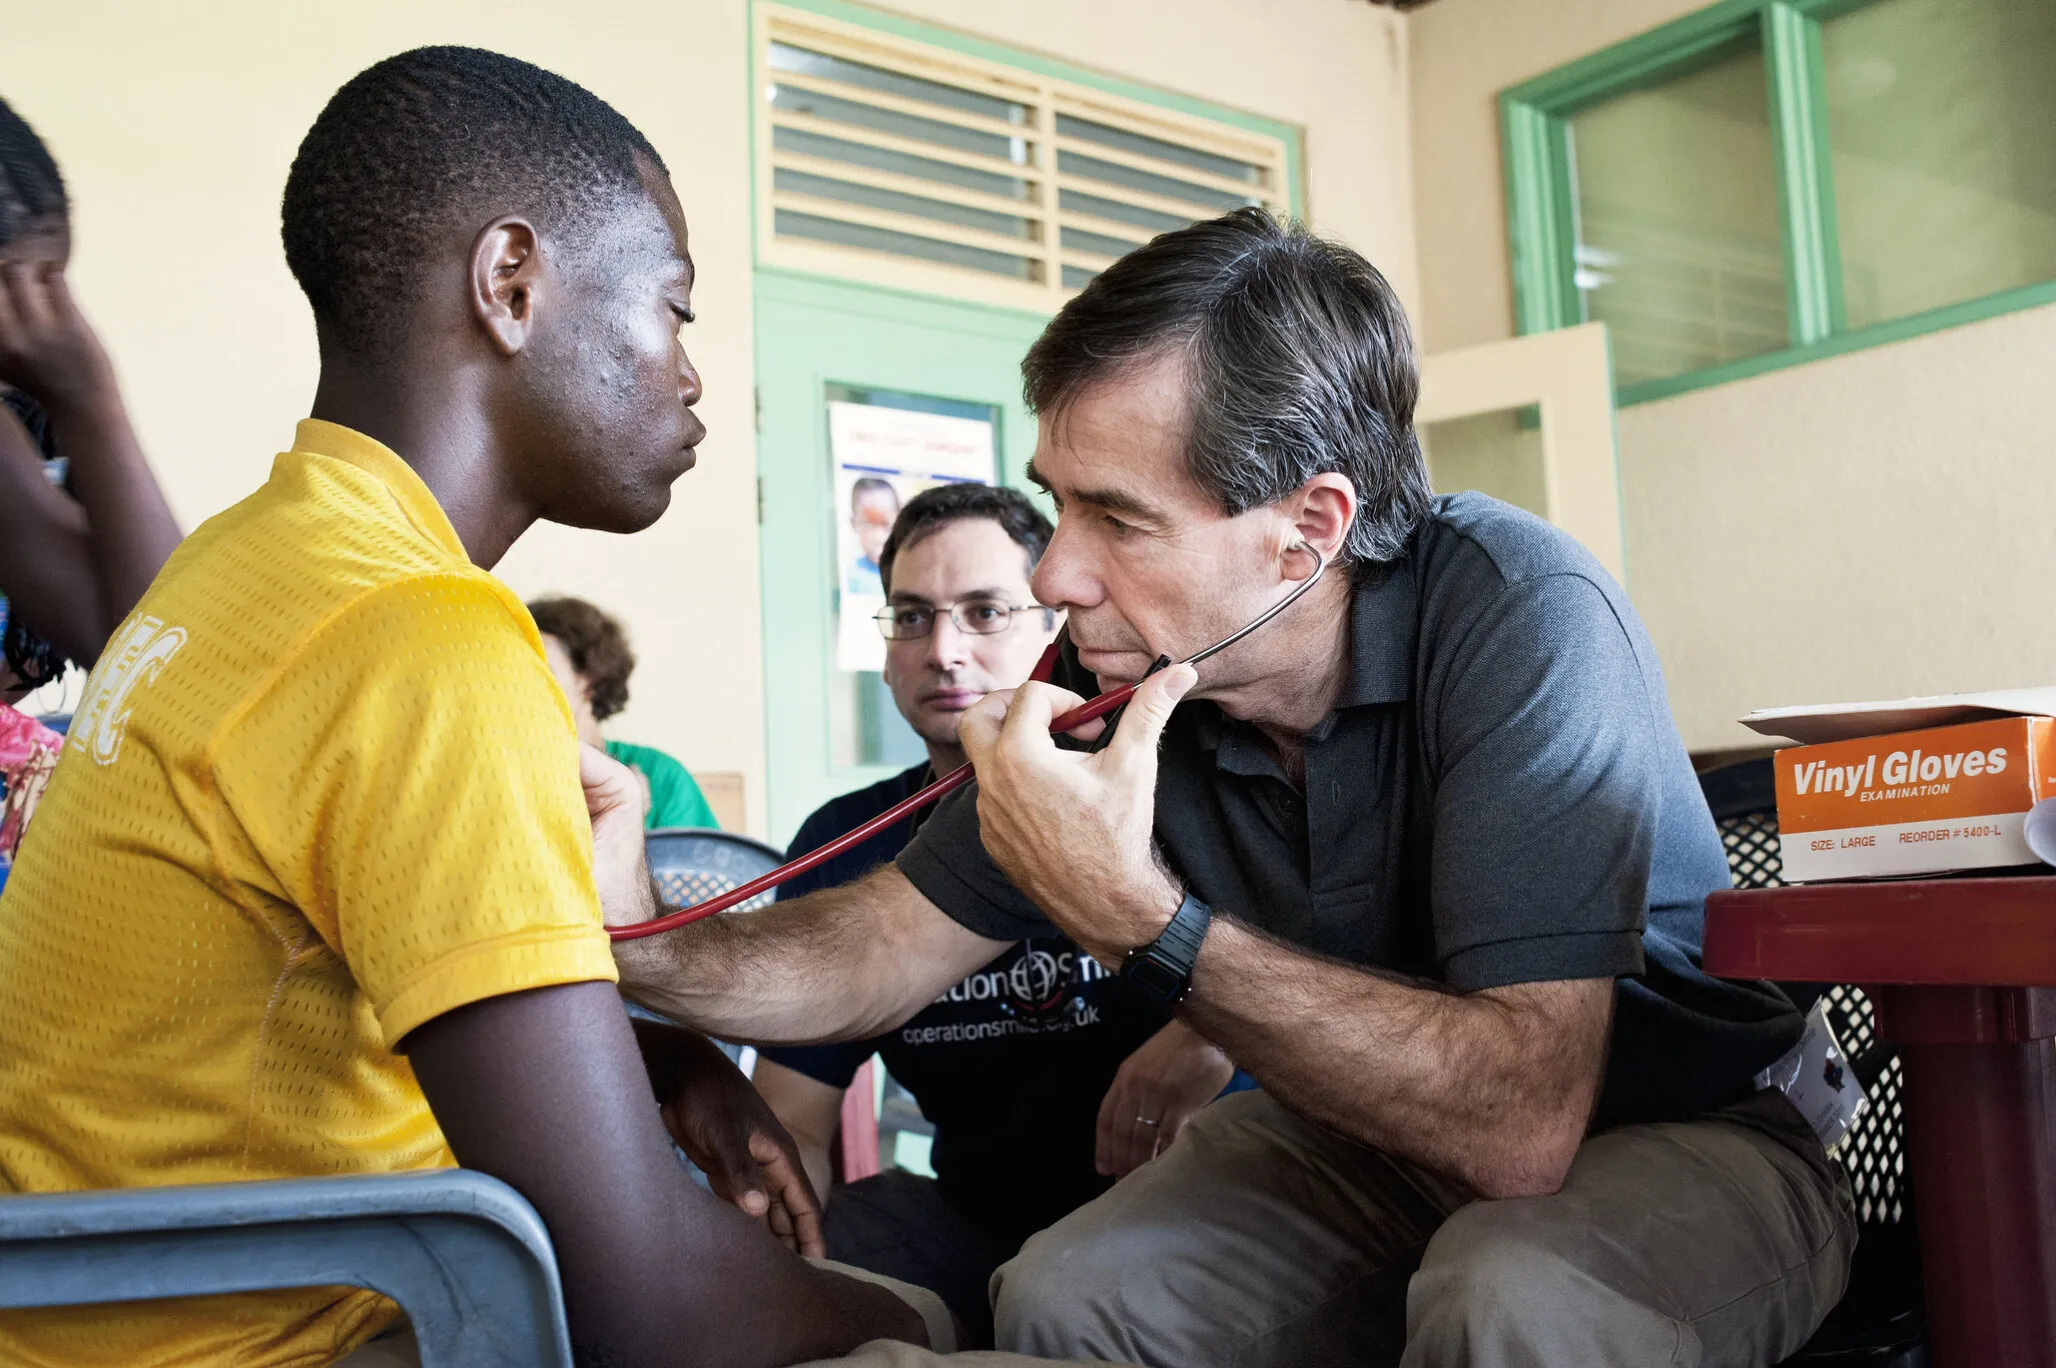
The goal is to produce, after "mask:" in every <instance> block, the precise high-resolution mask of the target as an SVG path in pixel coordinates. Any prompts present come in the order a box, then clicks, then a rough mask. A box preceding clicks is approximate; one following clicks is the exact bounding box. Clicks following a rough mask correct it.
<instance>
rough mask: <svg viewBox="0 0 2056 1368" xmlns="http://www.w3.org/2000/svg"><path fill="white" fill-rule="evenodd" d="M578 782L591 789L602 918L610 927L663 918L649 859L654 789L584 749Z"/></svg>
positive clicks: (588, 799) (588, 808)
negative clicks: (646, 827)
mask: <svg viewBox="0 0 2056 1368" xmlns="http://www.w3.org/2000/svg"><path fill="white" fill-rule="evenodd" d="M578 782H579V783H580V784H581V785H583V786H584V788H585V814H586V816H587V817H588V818H589V819H591V821H592V824H593V883H594V884H595V885H597V886H598V888H599V891H600V912H601V913H602V915H603V916H604V917H605V919H606V923H607V925H609V926H626V925H629V924H632V923H634V922H644V921H648V920H649V919H650V918H652V917H654V916H656V915H657V899H656V894H655V893H654V892H653V891H652V890H651V888H650V871H649V865H648V862H647V860H646V859H645V857H644V854H643V818H644V816H645V814H647V813H648V812H649V802H650V799H649V789H648V788H647V787H646V786H645V785H644V783H643V781H642V776H640V775H638V774H637V773H636V772H635V771H634V770H632V769H630V768H629V767H628V766H626V765H624V764H622V763H621V762H620V761H619V760H616V759H615V758H614V757H613V756H611V755H609V754H607V753H606V752H605V751H603V750H601V749H600V748H599V747H598V746H588V745H585V744H583V743H580V745H579V747H578Z"/></svg>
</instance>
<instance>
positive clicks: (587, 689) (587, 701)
mask: <svg viewBox="0 0 2056 1368" xmlns="http://www.w3.org/2000/svg"><path fill="white" fill-rule="evenodd" d="M543 658H544V659H546V660H548V661H549V662H550V673H551V674H552V675H554V676H556V679H557V687H558V688H560V689H562V690H563V691H564V698H565V701H567V702H568V703H570V704H571V716H572V717H573V719H575V720H576V721H577V723H578V735H579V739H580V740H588V741H589V740H590V739H591V738H593V737H594V736H597V735H598V734H599V730H600V724H599V720H598V719H597V718H595V717H594V716H593V691H592V685H590V684H588V683H586V680H585V676H584V675H582V674H580V673H579V672H578V667H577V666H575V665H573V664H572V663H571V652H569V651H567V650H565V649H564V643H563V642H561V641H559V640H558V639H557V638H556V637H553V636H551V635H550V634H549V633H548V632H544V633H543Z"/></svg>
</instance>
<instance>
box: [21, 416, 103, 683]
mask: <svg viewBox="0 0 2056 1368" xmlns="http://www.w3.org/2000/svg"><path fill="white" fill-rule="evenodd" d="M0 593H4V594H6V595H7V597H8V599H9V600H10V601H11V602H12V604H13V612H14V614H15V615H16V616H18V617H20V618H21V620H22V621H23V622H25V623H27V624H28V625H29V627H31V628H32V629H33V630H35V631H36V632H37V633H39V634H41V635H42V636H45V637H47V638H49V640H51V641H52V642H54V643H55V644H56V646H57V648H58V649H59V650H61V651H63V652H64V653H65V654H66V655H68V656H71V657H72V658H74V659H78V660H84V661H91V660H92V659H93V658H94V657H95V656H96V655H97V654H98V653H99V650H100V646H101V644H102V643H103V642H104V641H105V640H106V637H107V632H108V630H109V628H110V627H111V625H112V624H111V623H109V622H107V621H106V614H105V612H104V610H103V608H102V607H101V602H100V591H99V587H98V582H97V580H96V578H95V575H94V570H93V544H92V537H91V534H90V532H89V531H88V528H87V525H86V514H85V510H84V509H82V508H80V507H79V505H78V504H77V503H76V502H74V501H73V500H72V499H70V498H69V497H67V496H66V495H65V493H64V492H63V491H62V490H60V489H58V488H57V487H56V486H55V485H53V484H51V483H50V480H49V477H48V476H47V475H45V474H44V467H43V460H42V458H41V456H39V455H38V454H37V452H36V450H35V448H34V447H33V446H31V445H30V442H29V436H28V434H27V433H26V432H24V431H22V429H21V428H20V426H19V425H17V424H16V423H15V421H14V416H13V415H12V414H11V413H8V412H6V411H5V410H0Z"/></svg>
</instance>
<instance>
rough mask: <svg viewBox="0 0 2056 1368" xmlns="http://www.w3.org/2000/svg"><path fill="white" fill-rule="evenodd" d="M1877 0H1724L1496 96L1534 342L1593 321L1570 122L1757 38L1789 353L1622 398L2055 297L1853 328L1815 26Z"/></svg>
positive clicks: (1513, 244)
mask: <svg viewBox="0 0 2056 1368" xmlns="http://www.w3.org/2000/svg"><path fill="white" fill-rule="evenodd" d="M1874 3H1877V0H1720V3H1718V4H1715V5H1711V6H1709V7H1708V8H1706V9H1703V10H1699V11H1697V12H1696V13H1693V14H1688V15H1685V16H1684V17H1683V18H1680V19H1676V20H1673V21H1672V22H1671V23H1668V24H1665V25H1663V26H1662V27H1660V28H1655V29H1651V30H1650V31H1649V32H1647V33H1644V34H1640V35H1638V36H1637V37H1634V38H1630V39H1628V40H1627V41H1625V42H1622V43H1619V44H1616V45H1615V46H1613V47H1610V48H1607V49H1605V50H1603V51H1600V52H1596V53H1593V54H1592V55H1590V56H1589V57H1584V58H1581V59H1579V60H1578V61H1575V62H1572V63H1571V64H1570V65H1568V66H1564V67H1559V68H1558V69H1557V70H1555V71H1552V72H1549V73H1547V74H1545V75H1542V76H1538V77H1536V78H1535V79H1534V80H1531V81H1526V82H1523V83H1522V84H1520V85H1517V86H1513V87H1511V88H1509V89H1507V90H1504V91H1502V92H1500V95H1499V117H1500V136H1501V139H1502V143H1503V147H1504V155H1505V162H1506V195H1507V211H1508V212H1507V232H1508V238H1509V247H1510V251H1511V261H1512V267H1513V294H1514V316H1515V326H1516V328H1517V330H1518V331H1519V332H1520V333H1521V334H1522V335H1526V334H1528V333H1536V332H1547V331H1549V330H1551V329H1553V328H1563V327H1570V326H1573V325H1575V324H1578V323H1582V322H1584V321H1585V316H1584V306H1583V303H1582V301H1581V300H1580V298H1579V295H1578V289H1577V285H1576V279H1575V262H1574V260H1573V252H1574V249H1575V247H1576V211H1575V199H1574V196H1575V194H1576V188H1575V186H1574V185H1573V184H1572V180H1571V166H1572V158H1571V141H1570V138H1571V135H1570V122H1569V120H1570V116H1571V115H1573V114H1575V113H1577V112H1578V111H1579V110H1581V109H1585V108H1587V107H1589V106H1591V105H1594V104H1597V103H1599V102H1600V101H1602V100H1605V99H1607V98H1609V97H1611V96H1614V95H1619V94H1623V93H1625V92H1627V91H1630V90H1634V89H1638V88H1642V87H1645V86H1649V85H1654V84H1657V83H1659V82H1661V81H1662V80H1664V79H1665V77H1666V76H1668V75H1669V74H1670V73H1672V72H1676V71H1679V70H1680V69H1682V68H1687V67H1689V66H1690V65H1691V64H1692V63H1693V62H1694V61H1695V60H1697V59H1700V58H1702V57H1704V56H1706V55H1708V54H1710V53H1712V52H1714V51H1716V50H1718V49H1720V48H1723V47H1726V46H1728V45H1730V44H1733V43H1735V42H1736V41H1738V40H1746V39H1748V38H1750V37H1752V36H1754V37H1756V38H1757V39H1759V41H1760V42H1761V43H1762V45H1763V53H1764V69H1765V73H1766V76H1767V79H1768V84H1769V90H1768V92H1767V95H1768V99H1769V101H1770V124H1771V138H1772V143H1773V151H1774V153H1775V157H1776V167H1777V178H1778V211H1779V217H1780V219H1781V226H1782V229H1783V239H1784V264H1785V304H1786V318H1787V321H1788V326H1789V329H1790V345H1788V346H1787V347H1785V348H1784V349H1783V350H1780V351H1773V352H1767V353H1764V354H1762V355H1758V356H1748V357H1742V358H1739V359H1737V360H1734V361H1729V362H1725V363H1723V364H1721V365H1717V366H1711V367H1708V368H1706V369H1703V370H1696V371H1690V372H1687V373H1685V374H1682V375H1675V376H1668V377H1665V378H1663V379H1659V380H1648V381H1643V382H1641V383H1638V384H1633V385H1626V386H1623V387H1622V388H1621V389H1620V391H1619V394H1618V396H1617V398H1618V402H1619V403H1621V404H1623V405H1627V404H1639V403H1647V402H1648V401H1650V400H1652V399H1664V398H1668V397H1670V396H1671V395H1674V394H1683V393H1686V392H1688V391H1691V390H1696V389H1704V388H1706V387H1708V386H1711V385H1722V384H1727V383H1728V382H1730V381H1733V380H1743V379H1747V378H1748V377H1750V376H1752V375H1761V374H1763V373H1765V372H1767V371H1773V370H1780V369H1782V368H1784V367H1786V366H1795V365H1800V364H1802V363H1804V362H1808V361H1818V360H1821V359H1823V358H1826V357H1830V356H1840V355H1842V354H1844V353H1847V352H1852V351H1858V350H1861V349H1863V348H1865V347H1875V346H1879V345H1882V344H1884V343H1887V342H1899V341H1904V340H1905V339H1907V338H1909V337H1919V336H1921V335H1922V334H1925V333H1931V332H1937V331H1939V330H1941V329H1943V328H1953V327H1956V326H1958V325H1960V324H1964V323H1974V322H1977V321H1978V320H1980V319H1984V318H1991V317H1994V316H1995V315H1998V314H2004V313H2011V312H2013V311H2015V310H2018V309H2028V308H2034V307H2036V306H2037V305H2042V304H2049V303H2056V280H2048V281H2042V282H2039V283H2036V284H2032V285H2023V286H2019V287H2017V288H2014V289H2010V290H2002V291H2000V292H1999V293H1997V294H1991V295H1985V296H1983V297H1981V298H1977V299H1968V300H1964V301H1962V302H1960V303H1956V304H1950V305H1947V306H1945V307H1942V308H1938V309H1931V310H1928V311H1927V312H1925V313H1918V314H1911V315H1908V316H1906V317H1903V318H1894V319H1889V320H1887V321H1885V322H1882V323H1877V324H1873V325H1871V326H1868V327H1863V328H1848V327H1846V326H1845V325H1844V320H1843V298H1842V260H1841V250H1840V246H1839V244H1838V241H1837V237H1836V231H1835V189H1834V175H1833V170H1832V166H1831V163H1830V161H1829V143H1828V129H1827V88H1826V77H1825V74H1824V72H1823V69H1822V63H1821V41H1820V26H1821V22H1822V21H1823V20H1826V19H1831V18H1833V17H1835V16H1836V15H1839V14H1844V13H1847V12H1849V11H1851V10H1856V9H1861V8H1863V7H1865V6H1866V5H1870V4H1874Z"/></svg>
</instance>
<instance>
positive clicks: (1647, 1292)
mask: <svg viewBox="0 0 2056 1368" xmlns="http://www.w3.org/2000/svg"><path fill="white" fill-rule="evenodd" d="M1855 1241H1856V1234H1855V1218H1854V1213H1853V1203H1852V1202H1851V1199H1850V1195H1849V1190H1848V1183H1847V1180H1846V1178H1845V1177H1844V1176H1843V1174H1842V1171H1841V1168H1840V1166H1839V1165H1837V1164H1835V1163H1834V1162H1833V1161H1832V1160H1830V1159H1829V1158H1828V1157H1827V1156H1826V1154H1824V1153H1823V1152H1822V1150H1821V1147H1820V1145H1819V1143H1818V1142H1817V1141H1816V1140H1815V1139H1814V1136H1813V1133H1812V1132H1811V1131H1810V1130H1809V1129H1808V1128H1807V1126H1806V1124H1805V1122H1804V1121H1803V1120H1801V1119H1800V1117H1799V1115H1798V1113H1797V1112H1795V1111H1794V1110H1793V1109H1792V1107H1791V1106H1790V1105H1789V1104H1788V1103H1787V1102H1786V1101H1785V1100H1784V1098H1783V1097H1782V1096H1781V1095H1779V1094H1776V1093H1764V1094H1759V1095H1758V1096H1757V1097H1755V1098H1753V1099H1751V1100H1750V1101H1748V1102H1745V1103H1743V1104H1741V1105H1739V1106H1736V1107H1733V1108H1730V1109H1728V1110H1727V1111H1725V1112H1721V1113H1719V1114H1717V1115H1716V1116H1714V1117H1712V1118H1708V1119H1705V1120H1700V1121H1695V1122H1690V1123H1680V1124H1670V1125H1649V1126H1627V1127H1622V1128H1621V1129H1618V1130H1614V1131H1609V1132H1607V1133H1605V1134H1602V1135H1598V1136H1595V1137H1593V1138H1592V1139H1590V1140H1587V1141H1586V1142H1585V1144H1584V1145H1583V1147H1582V1148H1580V1149H1579V1151H1578V1154H1577V1158H1576V1160H1575V1161H1574V1162H1573V1164H1572V1166H1571V1170H1570V1175H1569V1177H1568V1178H1567V1179H1566V1181H1565V1183H1564V1186H1563V1188H1562V1190H1561V1191H1559V1192H1557V1193H1555V1194H1553V1195H1551V1196H1548V1197H1534V1198H1519V1199H1514V1200H1507V1201H1478V1200H1474V1199H1472V1198H1471V1197H1470V1196H1469V1194H1468V1193H1467V1192H1465V1191H1464V1190H1463V1189H1461V1188H1460V1187H1458V1186H1457V1185H1455V1184H1453V1183H1451V1182H1449V1181H1448V1180H1446V1179H1443V1178H1439V1177H1437V1176H1435V1175H1433V1174H1430V1173H1428V1172H1426V1171H1425V1170H1422V1169H1420V1168H1417V1167H1415V1166H1413V1165H1411V1164H1408V1163H1405V1162H1402V1161H1400V1160H1397V1159H1394V1158H1392V1157H1390V1156H1388V1155H1385V1154H1382V1153H1380V1152H1378V1151H1376V1150H1372V1149H1368V1148H1365V1147H1363V1146H1361V1145H1357V1144H1354V1143H1352V1142H1351V1141H1348V1140H1345V1139H1343V1138H1342V1137H1341V1136H1339V1135H1336V1134H1334V1133H1333V1132H1331V1131H1328V1130H1326V1129H1324V1128H1322V1127H1320V1126H1317V1125H1314V1124H1313V1123H1311V1122H1308V1121H1306V1120H1303V1119H1302V1118H1300V1117H1298V1116H1296V1115H1294V1114H1293V1113H1292V1112H1290V1111H1288V1110H1286V1109H1285V1108H1284V1107H1283V1106H1281V1105H1280V1104H1279V1103H1277V1102H1276V1101H1274V1100H1273V1099H1272V1098H1271V1097H1270V1096H1269V1095H1267V1094H1264V1093H1241V1094H1236V1095H1233V1096H1230V1097H1226V1098H1223V1099H1222V1100H1221V1101H1219V1102H1216V1103H1215V1104H1213V1105H1212V1106H1210V1107H1208V1108H1207V1109H1206V1110H1205V1111H1203V1112H1201V1113H1200V1114H1199V1115H1198V1116H1197V1117H1195V1118H1194V1119H1193V1121H1192V1123H1191V1124H1190V1125H1189V1126H1188V1127H1187V1128H1186V1130H1185V1132H1184V1134H1183V1135H1181V1136H1180V1137H1179V1139H1178V1143H1177V1144H1176V1145H1174V1146H1172V1148H1171V1149H1170V1150H1169V1151H1168V1152H1166V1153H1165V1154H1164V1155H1163V1156H1162V1157H1161V1158H1159V1159H1157V1160H1155V1161H1153V1162H1152V1163H1149V1164H1147V1165H1145V1166H1144V1167H1143V1168H1141V1169H1139V1170H1137V1171H1136V1172H1135V1173H1134V1174H1132V1175H1130V1176H1129V1177H1128V1178H1126V1179H1124V1180H1123V1181H1122V1182H1121V1183H1119V1184H1118V1185H1116V1186H1115V1187H1114V1188H1113V1190H1112V1191H1110V1192H1108V1193H1107V1194H1106V1195H1105V1196H1103V1197H1101V1198H1100V1199H1099V1200H1097V1201H1095V1202H1092V1203H1091V1204H1089V1205H1087V1206H1085V1207H1082V1208H1080V1209H1079V1210H1078V1211H1075V1212H1073V1213H1072V1214H1071V1215H1070V1216H1068V1217H1066V1218H1065V1219H1064V1220H1062V1221H1060V1222H1058V1223H1057V1224H1056V1225H1054V1226H1052V1227H1050V1228H1049V1229H1048V1230H1045V1231H1043V1232H1042V1233H1041V1234H1039V1235H1036V1236H1034V1237H1033V1238H1031V1239H1030V1240H1029V1241H1028V1243H1027V1244H1026V1245H1025V1246H1024V1247H1023V1248H1022V1250H1021V1253H1020V1254H1019V1255H1018V1256H1017V1257H1016V1258H1015V1259H1014V1260H1013V1261H1012V1262H1010V1263H1008V1264H1005V1265H1003V1266H1002V1267H1001V1268H1000V1270H999V1272H997V1273H996V1274H994V1275H993V1298H994V1314H995V1318H996V1327H997V1332H998V1343H999V1346H1000V1348H1001V1349H1005V1350H1012V1351H1016V1352H1020V1353H1028V1354H1038V1355H1046V1356H1049V1357H1053V1358H1084V1359H1105V1360H1112V1361H1115V1362H1122V1363H1136V1364H1152V1365H1163V1366H1164V1368H1209V1366H1210V1365H1230V1364H1232V1365H1236V1368H1253V1366H1255V1365H1270V1364H1276V1365H1280V1366H1281V1368H1283V1366H1284V1365H1292V1368H1318V1366H1319V1365H1328V1364H1351V1365H1357V1364H1363V1365H1389V1364H1397V1365H1403V1368H1429V1366H1430V1365H1434V1368H1445V1366H1446V1368H1458V1366H1459V1365H1469V1366H1471V1368H1514V1366H1515V1365H1520V1366H1521V1368H1559V1366H1561V1368H1602V1366H1605V1365H1619V1368H1653V1366H1654V1365H1665V1364H1669V1365H1680V1366H1681V1368H1691V1366H1703V1368H1760V1366H1761V1365H1769V1364H1774V1363H1776V1362H1778V1361H1779V1360H1780V1359H1782V1358H1784V1357H1786V1356H1787V1355H1788V1354H1790V1353H1792V1352H1793V1351H1794V1350H1796V1349H1797V1348H1798V1347H1799V1346H1800V1345H1801V1344H1803V1343H1804V1342H1805V1340H1806V1338H1807V1336H1808V1335H1810V1334H1811V1333H1812V1332H1813V1330H1814V1329H1815V1327H1816V1326H1817V1325H1818V1324H1819V1322H1820V1320H1821V1318H1822V1317H1824V1316H1825V1315H1826V1314H1827V1312H1828V1311H1829V1310H1830V1309H1831V1308H1832V1307H1833V1306H1834V1304H1835V1302H1836V1301H1837V1300H1839V1299H1840V1297H1841V1295H1842V1290H1843V1287H1844V1285H1845V1283H1846V1282H1847V1279H1848V1268H1849V1256H1850V1254H1851V1253H1852V1252H1853V1251H1854V1249H1855Z"/></svg>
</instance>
